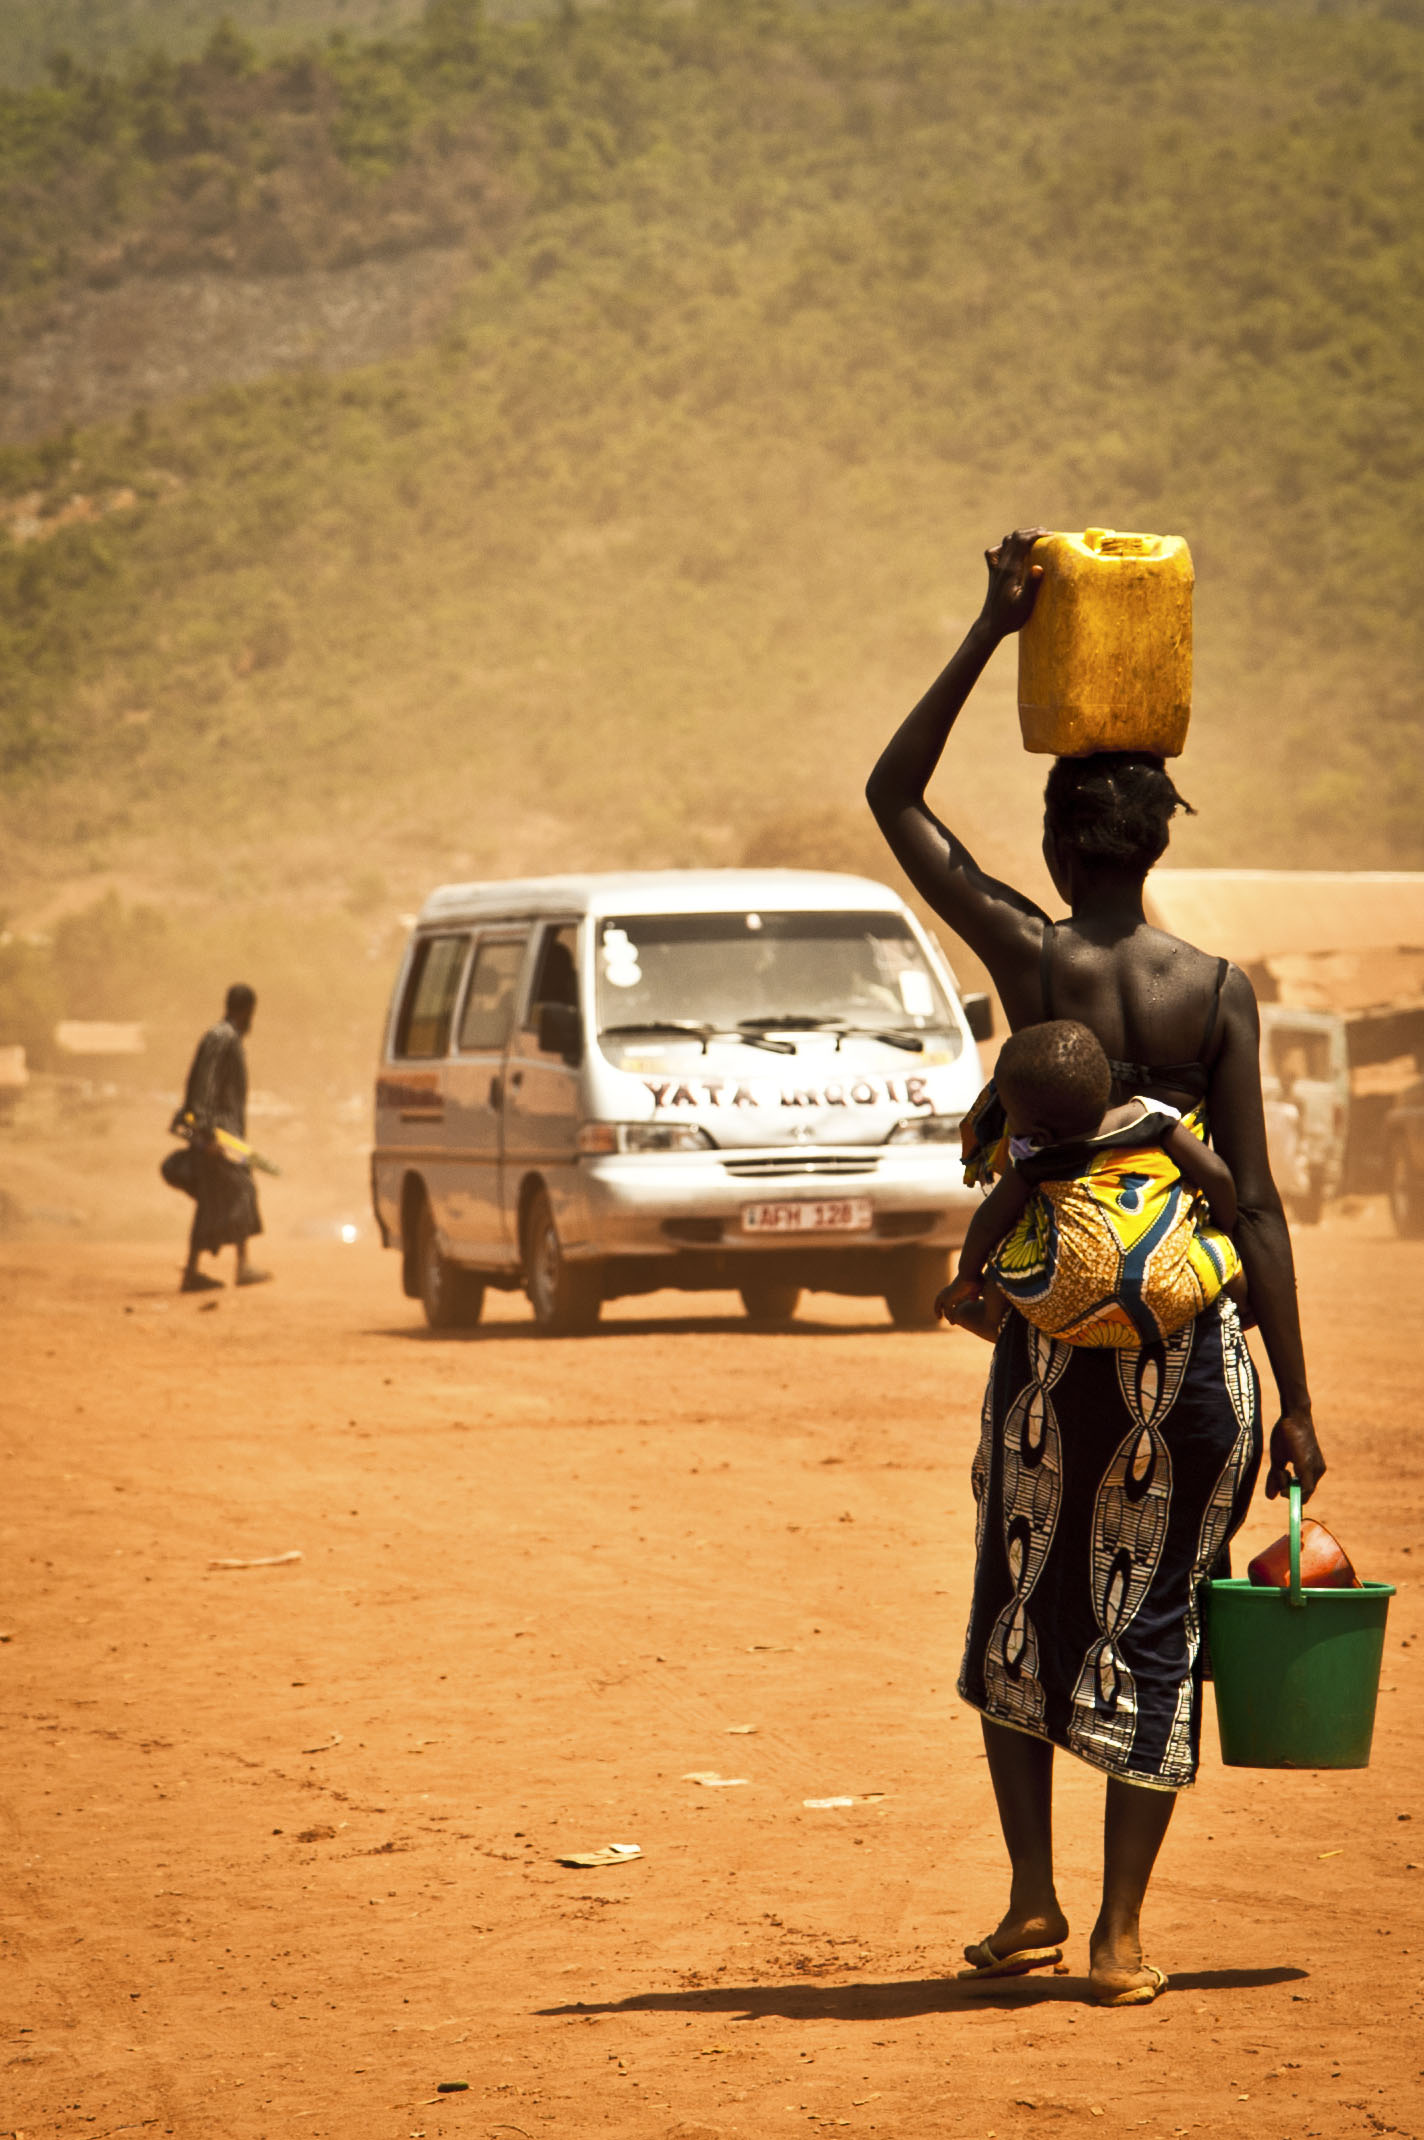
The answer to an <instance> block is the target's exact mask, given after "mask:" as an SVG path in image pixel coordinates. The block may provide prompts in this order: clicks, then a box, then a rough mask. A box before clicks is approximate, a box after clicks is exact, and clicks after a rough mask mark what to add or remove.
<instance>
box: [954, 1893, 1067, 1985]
mask: <svg viewBox="0 0 1424 2140" xmlns="http://www.w3.org/2000/svg"><path fill="white" fill-rule="evenodd" d="M1067 1937H1068V1920H1067V1918H1066V1917H1065V1916H1064V1915H1063V1912H1062V1911H1061V1910H1060V1909H1059V1908H1057V1906H1056V1905H1055V1906H1054V1907H1053V1908H1051V1909H1046V1910H1040V1911H1026V1910H1016V1909H1014V1908H1013V1906H1012V1905H1010V1907H1009V1908H1008V1909H1007V1910H1005V1912H1004V1914H1003V1916H1002V1917H1001V1918H1000V1919H999V1922H998V1924H997V1925H996V1926H995V1927H994V1929H993V1931H992V1932H991V1933H990V1934H989V1936H988V1938H987V1939H981V1940H975V1941H974V1942H973V1944H972V1945H971V1946H968V1947H966V1948H965V1950H964V1959H965V1961H966V1962H968V1963H969V1965H970V1967H971V1968H973V1969H987V1968H988V1967H989V1966H990V1965H991V1964H1002V1963H1006V1962H1010V1961H1011V1960H1012V1959H1013V1957H1014V1956H1015V1955H1017V1954H1037V1955H1041V1956H1043V1957H1044V1959H1045V1960H1047V1959H1050V1958H1052V1959H1055V1960H1056V1959H1057V1956H1056V1954H1054V1952H1053V1950H1055V1949H1057V1948H1061V1947H1062V1944H1063V1942H1064V1940H1065V1939H1066V1938H1067ZM1026 1966H1028V1967H1030V1968H1033V1967H1036V1966H1040V1965H1039V1964H1035V1963H1029V1964H1027V1965H1026Z"/></svg>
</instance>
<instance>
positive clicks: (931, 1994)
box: [538, 1963, 1308, 2021]
mask: <svg viewBox="0 0 1424 2140" xmlns="http://www.w3.org/2000/svg"><path fill="white" fill-rule="evenodd" d="M1307 1974H1308V1972H1307V1971H1306V1970H1304V1969H1296V1968H1293V1967H1292V1966H1291V1965H1290V1964H1288V1963H1283V1964H1281V1965H1280V1966H1278V1967H1276V1968H1273V1969H1188V1970H1184V1971H1182V1972H1181V1973H1180V1974H1179V1975H1176V1976H1174V1977H1173V1978H1172V1979H1171V1982H1170V1987H1169V1991H1168V1994H1167V1995H1168V1996H1169V1997H1170V1995H1171V1992H1173V1991H1177V1992H1182V1991H1198V1992H1202V1991H1259V1990H1266V1989H1268V1988H1269V1987H1271V1986H1272V1985H1276V1984H1299V1983H1303V1982H1304V1980H1305V1978H1306V1976H1307ZM1052 2002H1057V2003H1058V2004H1063V2003H1065V2002H1066V2003H1067V2004H1069V2005H1073V2006H1091V2005H1092V2004H1093V2003H1094V2001H1093V2000H1092V1998H1091V1996H1090V1994H1089V1991H1088V1979H1087V1978H1086V1977H1077V1976H1066V1977H1059V1976H1022V1977H997V1978H988V1979H980V1980H978V1981H974V1980H970V1981H967V1982H960V1981H959V1980H958V1979H956V1978H954V1977H916V1978H911V1979H907V1980H905V1981H903V1982H900V1983H894V1984H805V1983H801V1984H721V1985H709V1986H705V1987H703V1988H701V1989H688V1990H686V1991H648V1992H639V1993H637V1994H636V1995H635V1996H634V1997H632V1998H629V1999H605V2000H595V1999H583V2000H579V2001H578V2002H577V2003H575V2004H572V2005H568V2006H544V2007H540V2008H539V2009H538V2011H539V2012H540V2013H541V2014H547V2015H555V2016H557V2015H565V2014H677V2013H687V2014H730V2015H735V2016H736V2017H737V2018H738V2019H739V2020H743V2021H764V2020H767V2019H769V2018H770V2017H771V2016H773V2015H776V2016H779V2017H780V2018H781V2019H782V2020H786V2021H910V2020H913V2019H914V2018H915V2017H916V2016H917V2015H921V2014H945V2013H953V2012H955V2011H956V2010H957V2009H961V2008H966V2009H967V2008H969V2007H983V2006H1004V2007H1016V2006H1045V2005H1048V2004H1050V2003H1052Z"/></svg>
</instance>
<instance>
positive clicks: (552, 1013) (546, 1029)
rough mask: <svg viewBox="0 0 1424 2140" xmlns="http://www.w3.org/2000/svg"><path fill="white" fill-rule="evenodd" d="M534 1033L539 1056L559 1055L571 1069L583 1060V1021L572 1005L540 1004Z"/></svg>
mask: <svg viewBox="0 0 1424 2140" xmlns="http://www.w3.org/2000/svg"><path fill="white" fill-rule="evenodd" d="M536 1031H537V1033H538V1036H539V1053H540V1054H541V1055H561V1056H562V1057H563V1059H564V1061H565V1062H566V1063H568V1065H569V1066H570V1068H571V1069H572V1068H576V1067H577V1065H578V1064H579V1063H580V1062H581V1061H582V1060H583V1019H582V1018H581V1017H580V1016H579V1013H578V1011H577V1010H576V1009H575V1007H574V1005H573V1004H572V1003H541V1004H540V1005H539V1006H538V1012H537V1025H536Z"/></svg>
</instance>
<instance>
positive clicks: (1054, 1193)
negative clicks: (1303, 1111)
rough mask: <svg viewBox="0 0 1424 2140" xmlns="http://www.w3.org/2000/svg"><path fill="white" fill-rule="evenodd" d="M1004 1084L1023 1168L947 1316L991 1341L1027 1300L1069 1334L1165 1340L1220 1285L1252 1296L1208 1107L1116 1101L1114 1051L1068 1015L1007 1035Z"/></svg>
mask: <svg viewBox="0 0 1424 2140" xmlns="http://www.w3.org/2000/svg"><path fill="white" fill-rule="evenodd" d="M994 1086H995V1089H996V1090H997V1093H998V1097H999V1099H1000V1101H1001V1103H1002V1105H1003V1109H1004V1113H1005V1117H1006V1119H1007V1125H1008V1138H1009V1164H1008V1165H1007V1166H1006V1167H1005V1169H1004V1171H1003V1173H1002V1174H1001V1175H1000V1177H999V1179H998V1181H997V1182H996V1183H995V1185H994V1187H993V1189H992V1190H991V1191H990V1193H989V1195H988V1196H987V1197H986V1199H985V1201H984V1202H983V1203H982V1204H981V1205H980V1207H979V1209H978V1211H977V1212H976V1213H975V1215H974V1218H973V1219H972V1221H971V1222H970V1226H969V1231H968V1233H967V1235H966V1236H965V1241H964V1247H963V1249H962V1251H961V1253H960V1258H959V1273H958V1276H957V1277H956V1278H955V1280H954V1282H953V1284H952V1285H950V1286H948V1287H946V1289H945V1290H944V1292H943V1293H941V1294H940V1296H939V1300H938V1302H937V1304H936V1305H937V1306H938V1309H939V1312H940V1314H941V1315H943V1316H945V1317H947V1318H948V1320H949V1321H950V1322H953V1323H957V1324H958V1325H959V1326H960V1327H961V1328H962V1329H965V1330H972V1331H974V1332H975V1334H976V1335H978V1336H980V1337H985V1338H989V1339H990V1340H992V1339H994V1338H995V1337H996V1336H997V1335H998V1331H999V1326H1000V1324H1001V1323H1002V1322H1003V1319H1004V1316H1005V1315H1006V1314H1007V1313H1008V1310H1009V1309H1010V1308H1011V1307H1013V1308H1016V1309H1017V1310H1018V1312H1019V1313H1020V1314H1021V1315H1022V1316H1024V1317H1025V1318H1026V1319H1027V1321H1029V1322H1030V1323H1032V1324H1033V1325H1034V1327H1035V1328H1036V1329H1039V1330H1042V1331H1043V1332H1044V1333H1045V1334H1046V1335H1047V1336H1049V1337H1055V1338H1061V1339H1062V1340H1064V1341H1065V1342H1066V1343H1068V1344H1070V1345H1118V1346H1133V1345H1153V1344H1158V1343H1160V1342H1161V1340H1162V1339H1164V1338H1167V1337H1170V1336H1172V1335H1173V1333H1174V1332H1175V1331H1178V1330H1180V1329H1182V1328H1183V1327H1184V1325H1185V1324H1187V1323H1189V1322H1191V1321H1192V1319H1193V1318H1194V1317H1195V1316H1197V1315H1199V1314H1200V1313H1201V1311H1202V1309H1203V1308H1206V1307H1209V1306H1210V1305H1211V1303H1212V1301H1214V1300H1215V1299H1216V1297H1217V1295H1218V1294H1220V1293H1222V1292H1226V1293H1228V1294H1229V1295H1230V1296H1231V1297H1232V1298H1233V1299H1235V1300H1243V1299H1244V1298H1245V1290H1246V1282H1245V1278H1244V1275H1243V1273H1242V1270H1241V1259H1240V1257H1239V1256H1238V1255H1237V1252H1236V1247H1235V1244H1234V1242H1233V1241H1232V1239H1231V1229H1232V1227H1233V1226H1234V1225H1235V1224H1236V1185H1235V1183H1234V1182H1233V1180H1232V1177H1231V1170H1230V1168H1229V1167H1228V1166H1227V1165H1226V1162H1225V1161H1224V1160H1223V1159H1221V1158H1219V1157H1218V1155H1217V1154H1216V1153H1215V1152H1213V1151H1210V1150H1209V1149H1208V1148H1207V1146H1206V1144H1205V1143H1204V1141H1203V1135H1202V1132H1201V1129H1200V1127H1199V1126H1198V1125H1199V1119H1200V1118H1199V1112H1198V1111H1197V1110H1193V1112H1192V1114H1191V1115H1190V1116H1188V1117H1186V1118H1185V1119H1184V1118H1183V1117H1182V1115H1180V1114H1179V1113H1178V1111H1177V1110H1176V1108H1174V1107H1169V1106H1167V1105H1166V1104H1165V1103H1164V1102H1163V1101H1161V1100H1152V1099H1143V1098H1140V1097H1138V1098H1133V1099H1129V1100H1126V1101H1124V1102H1123V1103H1122V1104H1121V1105H1118V1106H1113V1105H1110V1104H1109V1102H1110V1100H1111V1097H1112V1072H1111V1070H1110V1069H1109V1067H1108V1059H1107V1056H1106V1054H1105V1053H1104V1052H1103V1049H1102V1048H1101V1046H1100V1045H1099V1043H1098V1041H1097V1039H1096V1038H1095V1037H1094V1035H1093V1034H1092V1033H1091V1032H1089V1030H1088V1028H1087V1026H1085V1025H1080V1024H1079V1023H1078V1022H1077V1021H1076V1020H1075V1019H1069V1018H1055V1019H1051V1020H1049V1021H1048V1022H1047V1023H1045V1024H1043V1025H1031V1026H1025V1027H1024V1028H1022V1030H1021V1031H1019V1032H1017V1033H1015V1034H1013V1035H1012V1037H1011V1038H1010V1039H1009V1040H1007V1041H1005V1043H1004V1046H1003V1048H1002V1049H1001V1050H1000V1053H999V1060H998V1064H997V1065H996V1068H995V1071H994Z"/></svg>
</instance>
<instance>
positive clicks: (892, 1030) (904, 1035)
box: [738, 1011, 925, 1055]
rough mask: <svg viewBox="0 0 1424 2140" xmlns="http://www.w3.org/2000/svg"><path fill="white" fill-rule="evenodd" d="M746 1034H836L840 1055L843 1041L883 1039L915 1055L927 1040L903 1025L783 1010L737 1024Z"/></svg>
mask: <svg viewBox="0 0 1424 2140" xmlns="http://www.w3.org/2000/svg"><path fill="white" fill-rule="evenodd" d="M738 1023H739V1025H740V1027H741V1029H742V1031H743V1032H748V1031H754V1032H766V1031H768V1030H772V1031H776V1032H794V1033H834V1034H835V1036H836V1050H837V1052H838V1053H839V1050H840V1045H841V1042H842V1041H843V1040H846V1039H851V1040H883V1041H884V1042H885V1044H886V1046H887V1047H891V1048H908V1049H910V1050H911V1051H912V1052H913V1053H914V1054H916V1055H918V1054H920V1053H921V1052H922V1051H923V1049H924V1045H925V1043H924V1040H923V1038H922V1036H921V1035H920V1034H919V1033H911V1032H908V1031H907V1030H906V1029H905V1028H904V1027H903V1026H892V1025H850V1024H848V1023H847V1021H846V1020H845V1019H844V1018H804V1017H802V1016H801V1015H800V1014H799V1013H796V1012H790V1011H782V1012H780V1013H778V1015H777V1016H776V1017H775V1018H742V1019H740V1020H739V1021H738Z"/></svg>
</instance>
